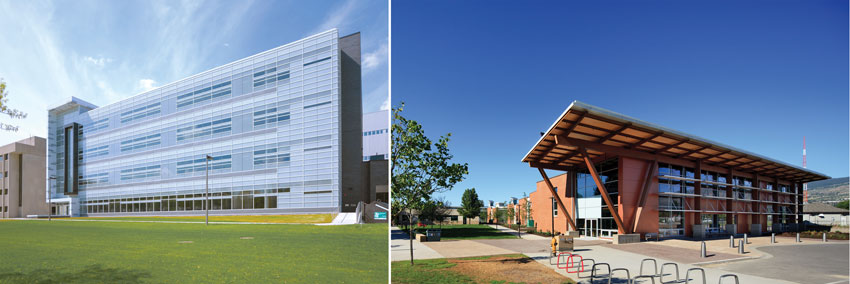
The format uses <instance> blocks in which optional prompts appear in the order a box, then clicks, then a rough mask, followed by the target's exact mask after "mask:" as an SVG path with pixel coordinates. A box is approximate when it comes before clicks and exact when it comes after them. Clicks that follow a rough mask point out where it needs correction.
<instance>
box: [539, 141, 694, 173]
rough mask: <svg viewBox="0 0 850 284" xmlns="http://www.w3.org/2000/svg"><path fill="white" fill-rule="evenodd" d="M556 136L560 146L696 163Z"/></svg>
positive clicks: (638, 157) (644, 158)
mask: <svg viewBox="0 0 850 284" xmlns="http://www.w3.org/2000/svg"><path fill="white" fill-rule="evenodd" d="M556 138H557V139H555V142H556V143H558V145H562V146H571V147H584V148H588V149H593V150H596V151H599V152H603V153H606V154H610V155H618V156H627V157H633V158H637V159H641V160H647V161H652V160H659V161H662V162H670V163H676V164H678V165H681V166H686V167H694V165H696V163H694V162H693V161H689V160H676V159H673V157H670V156H665V155H656V154H653V153H647V152H644V151H640V150H633V149H628V148H623V147H616V146H610V145H605V144H597V143H593V142H588V141H585V140H580V139H574V138H569V137H566V136H563V135H558V136H557V137H556Z"/></svg>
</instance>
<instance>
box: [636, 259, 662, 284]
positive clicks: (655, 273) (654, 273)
mask: <svg viewBox="0 0 850 284" xmlns="http://www.w3.org/2000/svg"><path fill="white" fill-rule="evenodd" d="M647 261H652V274H649V276H652V277H659V276H660V275H659V274H658V262H656V261H655V259H654V258H644V259H643V260H641V261H640V271H638V276H646V275H647V274H643V263H644V262H647ZM653 283H655V282H653Z"/></svg>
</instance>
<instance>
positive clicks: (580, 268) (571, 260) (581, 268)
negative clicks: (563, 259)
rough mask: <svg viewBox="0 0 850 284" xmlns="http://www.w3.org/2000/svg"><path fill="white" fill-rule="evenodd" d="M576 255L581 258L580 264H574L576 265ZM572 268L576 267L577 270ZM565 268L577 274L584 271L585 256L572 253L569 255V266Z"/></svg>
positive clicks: (568, 271)
mask: <svg viewBox="0 0 850 284" xmlns="http://www.w3.org/2000/svg"><path fill="white" fill-rule="evenodd" d="M574 257H578V259H579V262H578V266H574V265H575V259H574ZM570 268H576V270H575V271H570ZM564 270H566V271H567V273H575V274H578V273H579V272H584V258H583V257H581V256H580V255H578V254H570V256H569V257H567V268H566V269H564Z"/></svg>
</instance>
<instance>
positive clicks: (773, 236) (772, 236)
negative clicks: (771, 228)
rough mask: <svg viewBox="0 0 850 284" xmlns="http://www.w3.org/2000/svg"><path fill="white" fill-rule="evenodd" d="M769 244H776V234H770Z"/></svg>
mask: <svg viewBox="0 0 850 284" xmlns="http://www.w3.org/2000/svg"><path fill="white" fill-rule="evenodd" d="M770 243H771V244H775V243H776V233H772V234H770Z"/></svg>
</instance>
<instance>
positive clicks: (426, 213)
mask: <svg viewBox="0 0 850 284" xmlns="http://www.w3.org/2000/svg"><path fill="white" fill-rule="evenodd" d="M435 220H437V203H436V202H435V201H434V200H428V201H425V202H422V205H421V206H420V207H419V222H420V223H423V224H426V225H428V224H433V223H434V221H435Z"/></svg>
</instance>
